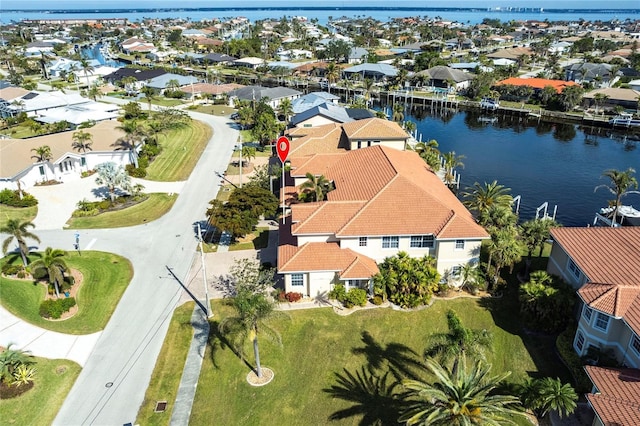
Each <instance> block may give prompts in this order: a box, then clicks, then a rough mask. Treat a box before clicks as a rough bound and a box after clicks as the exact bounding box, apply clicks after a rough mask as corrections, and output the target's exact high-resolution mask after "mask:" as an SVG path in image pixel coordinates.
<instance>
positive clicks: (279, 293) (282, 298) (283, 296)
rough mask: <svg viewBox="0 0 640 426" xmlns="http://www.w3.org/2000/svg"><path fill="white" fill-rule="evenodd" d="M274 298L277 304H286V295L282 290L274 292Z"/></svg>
mask: <svg viewBox="0 0 640 426" xmlns="http://www.w3.org/2000/svg"><path fill="white" fill-rule="evenodd" d="M276 293H277V294H276V296H275V298H276V299H277V300H278V302H280V303H282V302H286V301H287V298H286V294H285V292H284V290H276Z"/></svg>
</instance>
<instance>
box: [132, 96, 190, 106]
mask: <svg viewBox="0 0 640 426" xmlns="http://www.w3.org/2000/svg"><path fill="white" fill-rule="evenodd" d="M141 101H145V102H146V101H147V100H146V98H142V99H141ZM151 103H152V104H153V105H159V106H163V107H174V106H178V105H182V103H183V102H182V101H181V100H180V99H171V98H153V99H152V100H151Z"/></svg>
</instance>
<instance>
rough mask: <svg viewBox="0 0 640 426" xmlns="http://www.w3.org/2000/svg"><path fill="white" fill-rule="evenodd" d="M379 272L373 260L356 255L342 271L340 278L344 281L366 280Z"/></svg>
mask: <svg viewBox="0 0 640 426" xmlns="http://www.w3.org/2000/svg"><path fill="white" fill-rule="evenodd" d="M378 272H380V270H379V269H378V265H377V264H376V262H375V261H374V260H373V259H370V258H368V257H366V256H362V255H357V256H356V258H355V259H354V260H353V262H352V263H351V265H349V266H347V268H346V269H345V270H344V271H342V273H341V274H340V278H342V279H345V280H358V279H361V280H362V279H367V278H370V277H372V276H374V275H375V274H377V273H378Z"/></svg>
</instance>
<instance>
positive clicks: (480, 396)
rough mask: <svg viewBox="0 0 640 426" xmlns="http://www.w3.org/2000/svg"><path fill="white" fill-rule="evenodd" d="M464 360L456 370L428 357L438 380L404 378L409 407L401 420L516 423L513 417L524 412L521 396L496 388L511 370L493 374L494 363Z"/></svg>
mask: <svg viewBox="0 0 640 426" xmlns="http://www.w3.org/2000/svg"><path fill="white" fill-rule="evenodd" d="M460 364H461V365H460V368H458V369H457V370H456V371H449V370H447V369H446V368H444V367H442V366H441V365H440V364H438V363H437V362H436V361H434V360H433V359H428V360H427V361H426V365H427V368H428V369H429V371H430V372H431V373H433V374H434V375H435V377H436V380H435V382H433V383H426V382H422V381H419V380H404V381H403V385H404V387H405V389H406V390H407V391H406V393H405V394H404V400H405V402H406V403H407V404H408V408H406V409H405V410H404V411H403V413H402V415H401V416H400V418H399V419H398V421H399V422H402V423H405V424H407V425H431V426H439V425H442V426H445V425H446V426H456V425H459V426H462V425H472V424H476V425H477V424H481V425H488V426H498V425H505V424H515V423H514V422H513V421H512V420H510V419H509V417H510V416H513V415H521V412H520V411H519V408H520V403H519V400H518V398H516V397H515V396H511V395H501V394H498V393H495V392H494V389H496V387H498V386H499V385H500V383H501V382H502V381H503V380H504V379H505V378H507V377H508V376H509V374H510V372H507V373H504V374H502V375H500V376H489V372H490V370H491V367H490V366H488V365H483V364H482V363H481V362H480V361H477V362H476V363H475V364H474V366H473V367H471V368H470V369H468V368H467V365H466V361H465V358H464V357H462V358H461V360H460Z"/></svg>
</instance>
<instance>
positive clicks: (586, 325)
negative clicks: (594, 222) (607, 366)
mask: <svg viewBox="0 0 640 426" xmlns="http://www.w3.org/2000/svg"><path fill="white" fill-rule="evenodd" d="M551 236H552V238H553V248H552V250H551V255H550V256H549V263H548V265H547V272H549V273H550V274H553V275H557V276H559V277H561V278H562V279H563V280H564V281H566V282H567V283H569V284H570V285H571V286H573V287H574V288H575V289H576V290H577V292H578V296H579V299H580V307H579V313H578V315H579V318H578V328H577V331H576V335H575V337H574V340H573V348H574V349H575V351H576V352H577V353H578V355H580V356H584V355H587V353H589V352H594V351H595V352H600V353H607V354H609V355H610V356H612V357H613V358H615V359H616V360H617V361H618V362H619V363H621V364H623V365H626V366H628V367H634V368H638V367H640V267H638V265H640V228H638V227H621V228H609V227H591V228H556V229H552V230H551ZM567 314H569V313H567Z"/></svg>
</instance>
